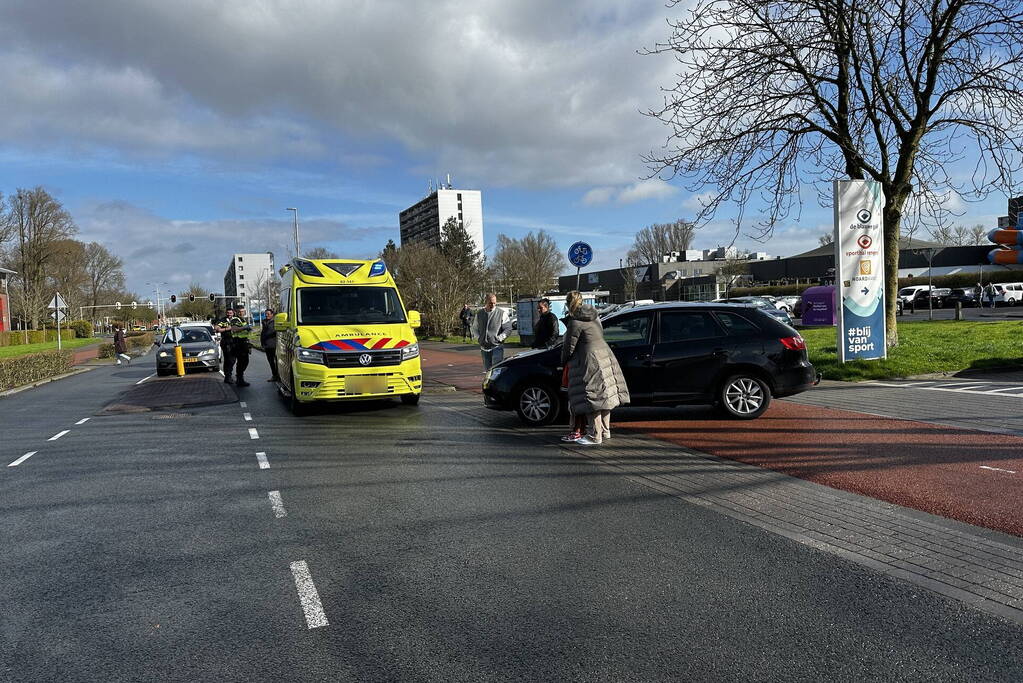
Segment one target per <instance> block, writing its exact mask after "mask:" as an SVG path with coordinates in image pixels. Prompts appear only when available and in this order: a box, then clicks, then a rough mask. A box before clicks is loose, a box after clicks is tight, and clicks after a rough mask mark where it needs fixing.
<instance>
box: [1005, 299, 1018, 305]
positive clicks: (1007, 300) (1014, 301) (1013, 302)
mask: <svg viewBox="0 0 1023 683" xmlns="http://www.w3.org/2000/svg"><path fill="white" fill-rule="evenodd" d="M1005 303H1007V304H1009V305H1010V306H1015V305H1016V300H1015V299H1012V298H1009V299H1006V301H1005Z"/></svg>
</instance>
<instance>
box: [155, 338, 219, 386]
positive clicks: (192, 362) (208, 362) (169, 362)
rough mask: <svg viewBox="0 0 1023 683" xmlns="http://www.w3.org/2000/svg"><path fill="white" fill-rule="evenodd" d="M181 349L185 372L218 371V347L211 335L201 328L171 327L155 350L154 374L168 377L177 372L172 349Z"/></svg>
mask: <svg viewBox="0 0 1023 683" xmlns="http://www.w3.org/2000/svg"><path fill="white" fill-rule="evenodd" d="M176 346H180V347H181V355H182V357H183V358H182V360H183V361H184V363H185V371H186V372H187V371H189V370H199V369H202V370H212V371H214V372H215V371H217V370H219V369H220V345H219V344H217V342H216V341H215V340H214V339H213V335H211V334H210V333H209V331H208V330H205V329H203V328H201V327H185V328H180V327H172V328H171V329H169V330H167V333H166V334H164V336H163V338H162V339H161V340H160V342H159V343H158V345H157V349H156V374H157V375H161V376H163V375H170V374H174V373H176V372H177V359H176V358H175V353H174V347H176Z"/></svg>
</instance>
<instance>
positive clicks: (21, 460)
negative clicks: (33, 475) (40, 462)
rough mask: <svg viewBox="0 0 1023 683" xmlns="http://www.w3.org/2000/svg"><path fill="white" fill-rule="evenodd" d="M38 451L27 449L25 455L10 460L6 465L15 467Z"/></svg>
mask: <svg viewBox="0 0 1023 683" xmlns="http://www.w3.org/2000/svg"><path fill="white" fill-rule="evenodd" d="M38 452H39V451H29V452H28V453H26V454H25V455H23V456H21V457H20V458H18V459H17V460H15V461H14V462H12V463H11V464H10V465H8V467H17V466H18V465H20V464H21V463H23V462H25V461H26V460H28V459H29V458H31V457H32V456H33V455H35V454H36V453H38Z"/></svg>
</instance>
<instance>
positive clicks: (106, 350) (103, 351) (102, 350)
mask: <svg viewBox="0 0 1023 683" xmlns="http://www.w3.org/2000/svg"><path fill="white" fill-rule="evenodd" d="M96 357H97V358H113V357H114V345H113V344H100V345H99V351H98V352H97V354H96Z"/></svg>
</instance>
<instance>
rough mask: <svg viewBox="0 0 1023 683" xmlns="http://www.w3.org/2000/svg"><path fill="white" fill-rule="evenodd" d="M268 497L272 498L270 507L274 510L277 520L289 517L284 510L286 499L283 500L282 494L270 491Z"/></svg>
mask: <svg viewBox="0 0 1023 683" xmlns="http://www.w3.org/2000/svg"><path fill="white" fill-rule="evenodd" d="M267 495H269V496H270V505H271V507H273V509H274V517H276V518H277V519H280V518H281V517H287V516H288V513H287V512H286V511H285V510H284V499H283V498H281V492H280V491H270V492H269V493H268V494H267Z"/></svg>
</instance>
